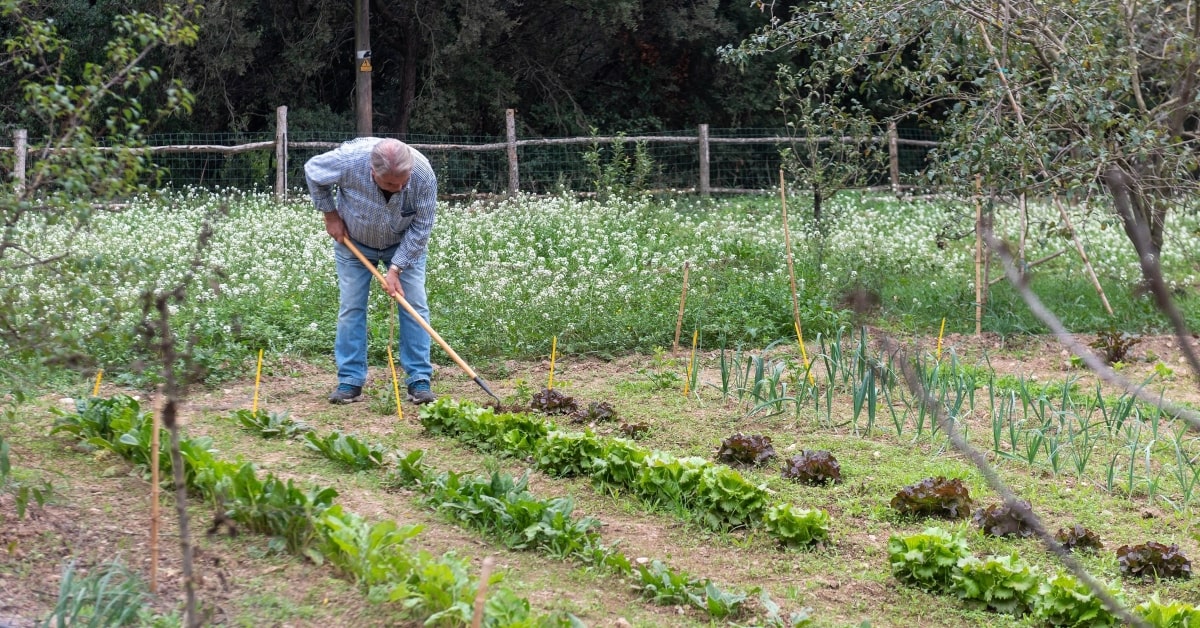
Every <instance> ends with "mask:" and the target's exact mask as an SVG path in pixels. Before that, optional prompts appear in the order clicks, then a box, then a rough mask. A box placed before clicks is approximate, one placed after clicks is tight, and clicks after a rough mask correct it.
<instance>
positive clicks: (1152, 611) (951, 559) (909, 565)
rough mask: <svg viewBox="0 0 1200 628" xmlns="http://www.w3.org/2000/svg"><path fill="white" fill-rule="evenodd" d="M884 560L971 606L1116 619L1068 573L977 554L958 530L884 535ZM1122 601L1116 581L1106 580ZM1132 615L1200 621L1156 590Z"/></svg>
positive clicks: (1068, 622)
mask: <svg viewBox="0 0 1200 628" xmlns="http://www.w3.org/2000/svg"><path fill="white" fill-rule="evenodd" d="M888 559H889V561H890V563H891V569H892V574H893V575H894V576H895V577H896V579H897V580H899V581H901V582H903V583H905V584H909V585H912V586H916V587H919V588H921V589H924V590H926V591H929V592H931V593H936V594H947V595H955V596H957V597H958V598H960V599H962V600H964V601H965V602H966V603H967V604H968V605H969V606H971V607H974V608H981V609H987V610H991V611H996V612H1001V613H1011V614H1014V615H1018V616H1019V615H1024V614H1027V613H1032V615H1033V616H1034V617H1035V618H1037V619H1038V620H1040V621H1043V622H1045V623H1047V624H1050V625H1054V626H1095V627H1100V626H1115V625H1117V624H1119V623H1121V620H1120V618H1118V617H1117V616H1116V615H1114V614H1113V613H1112V612H1111V611H1110V610H1108V609H1107V608H1105V606H1104V604H1103V603H1102V602H1101V600H1100V598H1099V597H1098V596H1097V595H1096V594H1095V593H1094V592H1093V591H1092V590H1091V589H1089V588H1088V587H1087V585H1085V584H1084V583H1083V582H1081V581H1080V580H1079V579H1077V578H1076V577H1075V576H1073V575H1071V574H1070V573H1067V572H1063V571H1060V572H1057V573H1056V574H1055V575H1052V576H1050V575H1043V574H1041V573H1040V572H1039V571H1038V570H1037V569H1036V568H1034V567H1031V566H1030V565H1029V564H1028V563H1026V562H1025V561H1024V560H1022V559H1021V558H1020V557H1019V556H1018V555H1017V553H1016V552H1015V551H1014V552H1012V553H1011V554H1009V555H991V556H986V557H984V558H983V559H979V558H977V557H975V556H974V555H972V554H971V552H970V550H969V549H968V547H967V542H966V540H965V538H964V534H963V532H962V531H961V530H958V531H955V532H947V531H946V530H943V529H941V528H927V529H926V530H925V531H924V532H921V533H918V534H913V535H909V536H893V537H891V538H890V539H889V540H888ZM1105 586H1106V588H1107V590H1108V592H1109V593H1110V594H1111V595H1112V596H1113V597H1114V598H1115V599H1117V600H1118V601H1119V602H1122V603H1124V599H1123V598H1124V596H1123V595H1122V593H1121V591H1120V588H1119V586H1115V585H1112V584H1108V585H1105ZM1133 612H1134V614H1135V616H1137V617H1140V618H1141V619H1142V620H1143V621H1145V622H1146V623H1147V624H1148V625H1150V626H1153V627H1155V628H1188V627H1189V626H1200V609H1198V608H1196V607H1195V606H1193V605H1191V604H1185V603H1182V602H1168V603H1163V602H1161V601H1159V599H1158V596H1157V594H1156V595H1154V596H1153V597H1151V599H1150V600H1149V601H1146V602H1142V603H1141V604H1138V605H1137V606H1136V607H1134V609H1133Z"/></svg>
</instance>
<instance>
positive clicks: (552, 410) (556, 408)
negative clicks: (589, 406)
mask: <svg viewBox="0 0 1200 628" xmlns="http://www.w3.org/2000/svg"><path fill="white" fill-rule="evenodd" d="M529 407H530V408H532V409H534V410H537V411H538V412H541V413H542V414H577V413H578V412H579V404H578V403H577V402H576V401H575V398H574V397H570V396H567V395H564V394H562V393H561V392H559V391H557V390H554V389H553V388H543V389H541V390H540V391H538V392H536V393H534V394H533V398H532V399H530V400H529Z"/></svg>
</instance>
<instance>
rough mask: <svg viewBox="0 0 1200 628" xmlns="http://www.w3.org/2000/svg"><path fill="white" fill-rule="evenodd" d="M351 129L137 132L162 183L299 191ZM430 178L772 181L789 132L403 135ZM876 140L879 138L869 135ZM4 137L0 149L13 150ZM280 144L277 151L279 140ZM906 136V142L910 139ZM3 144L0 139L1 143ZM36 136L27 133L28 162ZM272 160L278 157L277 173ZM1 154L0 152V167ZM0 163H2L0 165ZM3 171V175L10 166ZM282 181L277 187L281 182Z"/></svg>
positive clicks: (919, 155) (563, 187)
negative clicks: (313, 162)
mask: <svg viewBox="0 0 1200 628" xmlns="http://www.w3.org/2000/svg"><path fill="white" fill-rule="evenodd" d="M352 137H354V134H353V133H351V132H347V133H345V134H338V133H328V132H324V133H313V132H303V131H296V132H291V133H290V132H287V131H286V130H285V131H284V132H283V133H282V134H281V133H276V132H263V133H174V134H156V135H150V136H147V137H146V138H145V145H146V146H147V147H148V150H149V151H150V152H151V160H152V161H153V163H154V164H155V166H157V167H158V169H159V172H158V179H157V182H158V184H159V185H161V186H164V187H176V188H181V187H204V188H221V187H230V188H238V189H245V190H260V191H268V190H272V189H274V190H275V191H276V192H277V193H287V194H303V193H304V192H305V190H306V188H305V182H304V163H305V161H307V160H308V159H309V158H310V157H312V156H314V155H316V154H319V153H321V152H324V151H326V150H329V149H332V148H334V147H335V146H337V145H338V144H339V143H341V142H343V141H346V140H348V139H351V138H352ZM894 137H895V139H897V140H898V141H895V142H892V143H891V148H890V151H891V155H890V156H891V169H892V171H891V172H889V168H888V164H883V165H882V166H881V167H879V172H877V173H871V175H870V177H869V181H870V182H871V183H872V184H873V185H881V186H883V185H889V184H890V185H892V186H893V187H897V186H899V187H908V186H910V185H912V184H914V183H917V182H918V181H919V180H920V177H919V175H920V173H921V172H922V171H923V170H924V169H925V168H926V166H927V159H928V154H929V151H930V150H931V149H932V146H934V145H935V140H936V138H935V137H934V136H933V134H932V133H931V132H929V131H927V130H924V129H915V128H899V129H896V131H895V135H894ZM401 139H403V140H404V141H406V142H408V143H409V144H411V145H413V146H414V147H416V148H418V149H419V150H420V151H421V152H422V153H423V154H424V155H425V156H426V157H428V158H429V160H430V163H431V164H432V165H433V168H434V171H435V172H436V173H437V175H438V185H439V193H440V194H442V195H445V196H451V197H453V196H466V195H496V194H505V193H509V192H512V191H514V188H513V185H514V181H513V179H512V178H511V175H510V166H512V165H513V164H512V163H511V158H510V155H515V158H516V166H517V173H518V174H517V178H516V180H515V184H516V187H515V189H516V190H517V191H520V192H525V193H534V194H547V193H562V192H576V193H577V192H592V191H597V190H598V189H599V188H600V187H602V186H604V185H608V184H614V183H616V184H622V185H625V186H626V187H630V188H639V189H650V190H674V191H701V192H709V191H712V192H723V191H739V192H745V191H754V190H771V189H774V188H775V187H776V186H778V183H779V180H778V173H779V168H780V166H781V156H780V151H781V149H783V148H785V147H787V146H789V145H790V144H791V143H792V141H793V139H792V138H789V137H788V136H787V134H786V132H785V130H783V129H770V128H754V129H747V128H741V129H707V128H705V129H703V130H700V129H688V130H678V131H669V132H660V133H657V134H655V135H654V136H644V137H626V136H622V135H617V136H611V137H575V138H520V139H515V141H513V140H512V139H511V138H510V139H506V138H504V137H487V136H450V135H416V134H409V135H408V136H406V137H403V138H401ZM875 139H876V141H879V142H880V143H883V144H886V143H887V137H886V136H885V135H884V134H881V137H879V138H875ZM10 140H11V137H5V138H3V139H0V151H5V150H7V151H8V152H9V154H10V155H11V153H13V152H15V151H14V148H13V143H12V142H11V141H10ZM281 140H282V143H283V145H284V146H286V148H285V149H282V150H280V142H281ZM914 140H915V141H914ZM5 141H9V143H8V145H7V146H5V145H4V144H3V142H5ZM37 146H38V141H37V139H35V138H30V140H29V152H28V157H29V159H30V160H31V161H33V160H36V159H37V158H38V157H37V155H38V154H39V153H38V151H37V150H36V148H37ZM280 157H282V160H283V161H284V164H283V172H282V173H281V172H279V170H280V163H279V162H280ZM10 161H12V160H11V159H7V158H6V159H5V160H4V163H5V164H8V163H9V162H10ZM5 169H6V170H10V169H11V168H9V167H7V166H6V167H5ZM9 174H10V177H9V178H11V173H9ZM281 188H282V189H281Z"/></svg>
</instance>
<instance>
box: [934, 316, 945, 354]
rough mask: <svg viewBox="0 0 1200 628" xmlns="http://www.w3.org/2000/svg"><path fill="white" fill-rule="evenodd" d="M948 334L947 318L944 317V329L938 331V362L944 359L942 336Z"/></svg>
mask: <svg viewBox="0 0 1200 628" xmlns="http://www.w3.org/2000/svg"><path fill="white" fill-rule="evenodd" d="M945 332H946V317H945V316H943V317H942V328H941V329H939V330H938V344H937V358H936V359H937V360H939V361H940V360H941V359H942V334H944V333H945Z"/></svg>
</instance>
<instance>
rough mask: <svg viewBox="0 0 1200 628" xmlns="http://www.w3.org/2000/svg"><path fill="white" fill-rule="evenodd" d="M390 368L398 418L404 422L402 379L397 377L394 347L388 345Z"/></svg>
mask: <svg viewBox="0 0 1200 628" xmlns="http://www.w3.org/2000/svg"><path fill="white" fill-rule="evenodd" d="M388 366H391V367H392V392H393V393H395V394H396V416H397V417H398V418H399V419H400V420H401V421H403V420H404V410H401V409H400V377H399V376H397V375H396V360H394V359H393V358H392V345H390V344H389V345H388Z"/></svg>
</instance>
